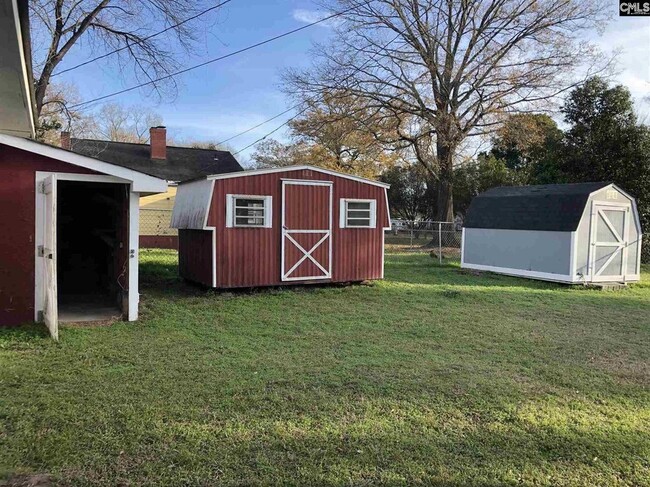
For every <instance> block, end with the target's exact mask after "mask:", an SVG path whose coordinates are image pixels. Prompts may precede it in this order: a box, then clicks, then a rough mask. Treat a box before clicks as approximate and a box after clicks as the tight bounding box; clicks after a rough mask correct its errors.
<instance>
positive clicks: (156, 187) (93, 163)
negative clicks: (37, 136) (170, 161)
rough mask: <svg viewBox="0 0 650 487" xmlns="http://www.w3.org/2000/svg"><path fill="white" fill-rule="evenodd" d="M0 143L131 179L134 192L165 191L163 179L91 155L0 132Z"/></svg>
mask: <svg viewBox="0 0 650 487" xmlns="http://www.w3.org/2000/svg"><path fill="white" fill-rule="evenodd" d="M0 144H5V145H8V146H10V147H14V148H16V149H21V150H24V151H27V152H31V153H33V154H39V155H42V156H44V157H49V158H51V159H56V160H59V161H63V162H67V163H68V164H72V165H74V166H79V167H83V168H86V169H90V170H93V171H97V172H99V173H102V174H108V175H110V176H115V177H118V178H121V179H125V180H128V181H131V190H132V191H133V192H136V193H164V192H165V191H167V181H165V180H164V179H160V178H156V177H154V176H149V175H148V174H144V173H141V172H138V171H134V170H133V169H129V168H126V167H123V166H117V165H115V164H110V163H108V162H104V161H100V160H98V159H94V158H92V157H88V156H83V155H81V154H77V153H76V152H72V151H68V150H65V149H61V148H59V147H54V146H51V145H47V144H42V143H39V142H35V141H33V140H29V139H24V138H21V137H16V136H12V135H5V134H0Z"/></svg>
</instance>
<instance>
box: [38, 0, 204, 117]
mask: <svg viewBox="0 0 650 487" xmlns="http://www.w3.org/2000/svg"><path fill="white" fill-rule="evenodd" d="M206 5H208V6H209V5H214V4H212V2H209V1H207V0H30V11H31V19H32V32H33V35H34V38H35V42H34V46H35V52H34V61H35V63H34V68H35V71H36V73H35V76H34V78H35V80H36V81H35V98H36V109H37V113H38V115H39V116H40V114H41V112H42V110H43V106H44V103H45V101H46V99H47V91H48V87H49V86H50V82H51V80H52V77H53V76H54V75H55V72H56V69H57V67H58V66H59V65H60V64H61V62H62V61H63V60H64V59H65V58H66V56H67V55H68V54H69V53H70V52H71V49H72V48H73V47H74V46H76V45H79V44H80V43H81V42H83V43H84V45H86V46H89V47H90V51H91V52H93V53H94V54H95V55H102V54H108V53H110V52H112V51H117V52H116V53H115V54H114V55H113V56H111V57H110V58H107V59H108V60H109V61H111V62H114V63H115V65H116V66H117V67H118V68H120V69H121V70H122V72H127V70H126V69H125V68H127V67H129V68H133V71H132V72H133V73H135V76H136V77H137V78H138V79H141V80H145V81H151V80H154V79H156V78H158V77H160V76H164V75H166V74H169V73H170V72H172V71H173V70H175V69H176V68H178V67H179V66H180V59H181V56H182V55H183V52H185V53H187V52H190V50H191V49H192V48H193V47H194V46H195V45H196V43H197V41H198V32H199V31H198V29H197V27H198V25H197V22H200V19H196V20H192V21H189V22H185V23H182V22H183V21H185V20H186V19H189V18H191V17H193V16H195V15H197V14H198V13H200V12H201V11H203V10H204V9H206ZM179 23H180V25H178V26H176V24H179ZM165 27H170V28H169V30H168V32H166V33H165V35H156V36H153V35H152V34H154V33H156V31H159V30H162V28H165ZM104 62H106V61H104ZM165 83H167V84H166V85H163V84H160V83H154V84H153V87H154V89H155V90H160V89H162V88H164V87H165V86H166V87H167V88H172V89H173V88H174V87H175V85H173V83H174V81H173V79H168V80H166V81H165ZM169 83H171V86H170V85H169Z"/></svg>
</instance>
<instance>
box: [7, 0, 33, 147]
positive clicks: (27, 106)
mask: <svg viewBox="0 0 650 487" xmlns="http://www.w3.org/2000/svg"><path fill="white" fill-rule="evenodd" d="M22 3H24V4H25V5H26V2H22ZM25 5H24V8H25V9H26V6H25ZM25 17H26V16H25ZM21 24H22V26H25V27H26V26H27V21H26V18H25V19H24V21H22V22H21V17H20V15H19V10H18V0H2V1H1V2H0V133H4V134H9V135H17V136H20V137H34V111H33V108H32V107H33V105H32V91H31V86H30V85H31V75H30V73H29V70H31V62H30V61H29V60H30V59H31V53H29V52H28V50H29V49H30V46H29V43H28V42H27V43H25V42H24V40H25V39H29V36H28V34H29V33H28V32H23V29H22V27H21Z"/></svg>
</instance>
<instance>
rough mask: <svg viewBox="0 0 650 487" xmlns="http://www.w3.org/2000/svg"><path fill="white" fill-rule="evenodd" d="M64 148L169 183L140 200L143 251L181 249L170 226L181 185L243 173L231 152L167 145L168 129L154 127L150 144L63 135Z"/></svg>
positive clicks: (176, 233)
mask: <svg viewBox="0 0 650 487" xmlns="http://www.w3.org/2000/svg"><path fill="white" fill-rule="evenodd" d="M61 147H63V148H66V149H69V150H72V151H73V152H76V153H78V154H83V155H86V156H90V157H94V158H97V159H99V160H102V161H105V162H109V163H111V164H116V165H118V166H122V167H127V168H130V169H134V170H137V171H140V172H142V173H144V174H149V175H151V176H154V177H157V178H161V179H165V180H166V181H167V183H168V191H167V192H165V193H162V194H156V195H151V196H145V197H143V198H141V199H140V213H141V218H140V245H141V246H142V247H143V248H167V249H169V248H173V249H176V248H178V232H177V231H176V230H175V229H173V228H171V226H170V223H171V210H172V208H173V207H174V201H175V199H176V189H177V185H178V183H179V182H181V181H187V180H191V179H196V178H199V177H205V176H207V175H209V174H227V173H232V172H238V171H242V170H243V169H242V167H241V166H240V165H239V163H238V162H237V160H236V159H235V158H234V157H233V155H232V154H231V153H230V152H228V151H223V150H215V149H198V148H193V147H175V146H168V145H167V129H166V128H165V127H151V129H150V143H149V144H135V143H128V142H113V141H108V140H96V139H78V138H70V134H69V133H67V132H63V133H62V134H61Z"/></svg>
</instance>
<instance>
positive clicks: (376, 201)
mask: <svg viewBox="0 0 650 487" xmlns="http://www.w3.org/2000/svg"><path fill="white" fill-rule="evenodd" d="M387 188H388V185H386V184H383V183H379V182H377V181H372V180H368V179H364V178H360V177H356V176H351V175H348V174H343V173H338V172H335V171H330V170H327V169H321V168H316V167H311V166H293V167H286V168H276V169H264V170H255V171H244V172H239V173H232V174H219V175H215V176H208V177H207V178H205V179H200V180H195V181H191V182H187V183H183V184H180V185H179V188H178V192H177V195H176V203H175V205H174V213H173V216H172V227H174V228H177V229H178V230H179V267H180V274H181V276H182V277H184V278H186V279H188V280H191V281H195V282H198V283H201V284H204V285H206V286H210V287H216V288H235V287H257V286H276V285H286V284H306V283H323V282H355V281H364V280H370V279H381V278H383V275H384V255H383V251H384V230H385V229H388V228H390V215H389V211H388V200H387V193H386V190H387Z"/></svg>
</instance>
